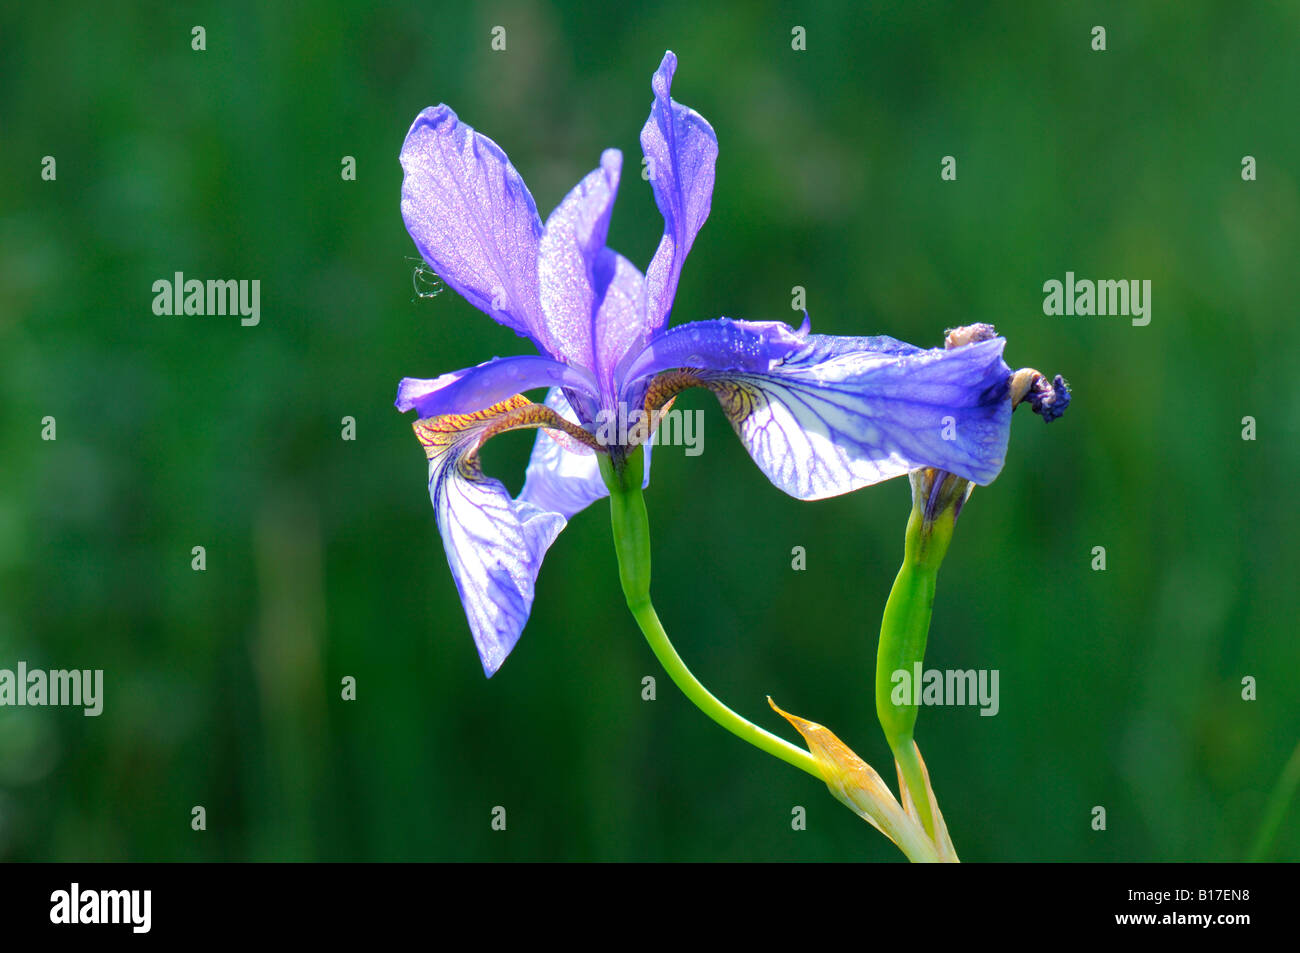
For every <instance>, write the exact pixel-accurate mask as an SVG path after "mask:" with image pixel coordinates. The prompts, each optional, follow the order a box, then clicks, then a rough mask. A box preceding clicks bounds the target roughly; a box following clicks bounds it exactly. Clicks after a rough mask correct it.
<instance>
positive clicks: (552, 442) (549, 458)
mask: <svg viewBox="0 0 1300 953" xmlns="http://www.w3.org/2000/svg"><path fill="white" fill-rule="evenodd" d="M546 406H547V407H550V408H552V409H553V410H554V411H555V412H556V413H558V414H560V416H562V417H563V418H564V419H565V420H568V421H570V422H572V423H575V424H576V423H577V420H578V418H577V415H575V414H574V412H573V409H572V408H571V407H570V406H569V402H568V401H567V400H565V399H564V392H563V391H562V390H561V389H560V388H558V387H557V388H555V389H554V390H552V391H551V392H550V393H549V394H547V395H546ZM650 451H651V445H650V444H646V445H645V482H644V484H643V488H644V487H645V486H649V485H650ZM608 495H609V489H608V488H607V487H606V486H605V481H604V480H603V479H602V478H601V475H600V464H599V463H598V462H597V458H596V451H595V450H592V449H591V448H590V447H587V446H584V445H583V444H582V443H580V442H579V441H577V440H575V439H573V438H572V437H570V436H567V435H566V434H564V433H562V432H560V431H556V430H549V429H547V430H538V431H537V442H536V443H534V444H533V455H532V457H530V458H529V460H528V474H527V476H526V478H525V479H524V488H523V491H522V492H521V493H520V494H519V499H520V500H525V501H527V502H529V503H534V504H536V505H537V506H539V507H541V508H542V509H545V510H553V511H555V512H557V513H561V514H563V515H564V516H565V517H566V518H568V519H571V518H572V517H573V514H575V513H578V512H580V511H582V510H584V509H586V508H587V507H588V506H590V505H591V504H592V503H594V502H596V501H597V500H601V499H604V498H605V497H606V496H608Z"/></svg>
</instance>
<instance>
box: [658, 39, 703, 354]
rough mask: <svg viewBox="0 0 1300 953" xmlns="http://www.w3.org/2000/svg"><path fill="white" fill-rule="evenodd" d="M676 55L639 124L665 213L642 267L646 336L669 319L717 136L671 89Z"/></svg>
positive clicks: (668, 57) (667, 61) (662, 71)
mask: <svg viewBox="0 0 1300 953" xmlns="http://www.w3.org/2000/svg"><path fill="white" fill-rule="evenodd" d="M676 70H677V57H676V56H674V55H673V53H672V52H671V51H669V52H667V53H665V54H664V58H663V62H662V63H660V64H659V69H658V71H656V72H655V75H654V79H653V80H652V81H651V84H650V85H651V88H652V89H653V90H654V94H655V101H654V104H653V105H652V106H651V107H650V118H649V119H647V120H646V124H645V128H644V129H642V130H641V149H642V151H643V152H644V153H645V157H646V158H647V159H648V160H649V165H648V167H647V168H648V170H649V174H650V185H651V188H653V189H654V194H655V203H656V204H657V205H658V206H659V211H660V212H661V213H662V214H663V217H664V234H663V238H661V239H660V241H659V248H658V249H657V250H656V251H655V255H654V258H653V259H651V261H650V267H649V268H648V269H646V287H647V290H648V307H649V321H648V324H647V336H649V335H653V334H654V333H656V332H658V331H659V330H660V329H662V328H663V327H664V326H665V325H667V323H668V317H669V313H670V312H671V311H672V307H673V297H674V296H675V295H676V294H677V280H678V278H679V277H680V276H681V273H682V263H683V262H684V261H685V260H686V255H687V253H688V252H690V250H691V244H692V242H694V241H695V236H696V234H697V233H698V232H699V230H700V227H701V226H702V225H703V224H704V220H705V219H707V218H708V217H709V210H710V208H711V207H712V204H713V179H714V170H715V166H716V163H717V159H718V137H717V135H716V134H715V133H714V132H713V127H712V126H710V125H709V123H708V122H707V120H705V118H704V117H703V116H701V115H700V114H699V113H697V112H695V111H694V110H693V109H689V108H687V107H686V106H683V105H682V104H681V103H678V102H674V101H673V99H672V98H671V96H670V95H669V93H670V91H671V89H672V83H673V73H674V72H675V71H676Z"/></svg>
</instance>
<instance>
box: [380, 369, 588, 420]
mask: <svg viewBox="0 0 1300 953" xmlns="http://www.w3.org/2000/svg"><path fill="white" fill-rule="evenodd" d="M555 386H567V387H574V388H578V389H580V390H585V391H592V392H594V390H595V382H594V381H593V380H592V379H591V377H590V376H589V375H588V374H586V373H585V372H584V371H581V370H579V369H577V368H572V367H569V366H567V365H565V364H561V363H559V362H558V361H552V360H551V359H550V358H546V357H537V356H534V355H527V356H523V357H496V358H493V359H492V360H490V361H484V362H483V363H482V364H478V365H476V366H474V367H470V368H466V369H465V370H462V371H453V372H452V373H450V374H443V375H442V376H441V377H436V378H434V379H432V380H422V379H420V378H417V377H404V378H402V381H401V383H400V384H398V385H397V400H396V401H395V403H396V406H397V409H398V410H400V411H403V412H405V411H408V410H411V409H412V408H414V409H415V410H416V411H418V412H419V415H420V416H421V417H438V416H441V415H442V414H466V413H472V412H474V411H476V410H482V409H483V408H484V407H489V406H491V405H492V404H495V403H498V402H499V401H502V400H505V399H506V398H507V397H511V396H513V395H515V394H518V393H519V392H520V391H525V390H532V389H533V388H536V387H555Z"/></svg>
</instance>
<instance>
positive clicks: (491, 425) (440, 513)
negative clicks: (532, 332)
mask: <svg viewBox="0 0 1300 953" xmlns="http://www.w3.org/2000/svg"><path fill="white" fill-rule="evenodd" d="M536 406H537V405H530V404H529V402H528V401H527V400H526V399H525V398H523V397H521V396H515V397H512V398H510V399H508V400H505V401H502V402H500V403H498V404H495V405H493V406H491V407H489V408H487V409H485V410H481V411H477V412H475V413H470V414H447V415H444V416H440V417H433V418H428V419H424V420H418V421H416V422H415V425H414V426H415V435H416V436H417V437H418V438H419V440H420V443H421V444H422V445H423V446H424V452H425V455H426V456H427V457H428V458H429V497H430V499H431V500H432V501H433V509H434V513H435V515H436V517H437V521H438V531H439V532H440V533H441V534H442V543H443V547H444V549H446V551H447V562H448V563H449V564H450V566H451V574H452V577H453V578H454V579H455V581H456V589H457V591H458V592H459V593H460V600H461V604H462V605H463V606H464V607H465V616H466V618H467V619H468V621H469V628H470V632H471V633H472V634H473V636H474V644H475V645H476V646H477V647H478V653H479V658H480V659H482V662H483V671H484V672H485V673H486V674H487V675H488V677H489V678H490V677H491V676H492V675H493V674H494V673H495V672H496V670H497V669H498V668H500V667H501V663H502V662H503V661H505V657H506V656H507V655H509V654H510V650H511V649H513V648H514V646H515V643H516V642H517V641H519V633H520V632H522V631H523V628H524V624H525V623H526V622H527V621H528V614H529V612H530V611H531V610H532V606H533V589H534V584H535V582H536V579H537V573H538V570H540V569H541V565H542V558H543V556H544V555H545V554H546V550H547V549H548V548H549V547H550V545H551V543H552V542H554V540H555V537H556V536H558V535H559V533H560V530H562V529H563V528H564V524H565V522H566V520H565V517H564V516H563V515H562V514H560V513H557V512H553V511H549V510H546V509H544V508H542V507H539V506H537V505H536V504H534V503H531V502H528V501H527V500H522V499H520V500H514V499H511V498H510V493H509V491H508V490H506V488H505V486H503V485H502V483H501V482H500V481H499V480H494V479H491V478H489V477H487V476H485V475H484V474H483V470H482V467H481V466H480V464H479V461H478V452H477V451H478V448H479V446H480V445H481V444H482V442H483V441H484V440H486V439H487V438H488V437H490V436H491V435H492V434H493V433H495V432H498V431H499V430H500V429H508V428H509V427H510V426H536V425H537V423H536V419H537V417H538V415H537V414H535V413H531V412H530V408H534V407H536ZM521 420H522V421H524V422H520V421H521Z"/></svg>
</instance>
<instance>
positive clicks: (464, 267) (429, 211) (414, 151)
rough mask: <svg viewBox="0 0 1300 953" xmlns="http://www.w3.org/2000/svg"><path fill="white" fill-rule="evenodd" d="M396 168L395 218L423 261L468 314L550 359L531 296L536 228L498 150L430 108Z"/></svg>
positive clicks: (532, 211)
mask: <svg viewBox="0 0 1300 953" xmlns="http://www.w3.org/2000/svg"><path fill="white" fill-rule="evenodd" d="M401 162H402V168H403V170H405V173H406V175H405V178H403V180H402V218H403V219H404V220H405V222H406V229H407V231H409V232H410V233H411V238H412V239H414V240H415V244H416V247H418V248H419V249H420V254H421V255H422V256H424V259H425V261H427V262H428V263H429V265H430V267H432V268H433V270H434V271H435V272H437V274H438V277H440V278H441V279H442V280H443V281H445V282H446V283H447V284H448V286H450V287H451V288H453V289H454V290H455V291H456V292H457V293H459V294H460V295H461V296H462V297H464V298H465V300H466V301H468V302H469V303H470V304H472V305H474V307H476V308H478V309H479V310H481V311H485V312H487V314H488V315H490V316H491V317H492V318H494V319H496V320H497V321H499V322H501V323H502V324H504V325H505V326H506V327H509V328H512V329H513V330H514V331H516V332H517V333H519V334H521V335H523V336H525V337H528V338H531V339H532V340H533V341H534V342H535V343H536V344H537V345H538V347H540V348H541V349H542V350H544V351H547V352H549V353H551V354H553V355H555V354H556V351H555V349H554V346H553V344H554V342H552V341H551V340H550V339H549V338H548V337H547V334H546V328H545V326H544V324H543V322H542V313H541V305H540V302H539V298H538V289H537V247H538V241H539V240H540V238H541V234H542V222H541V219H540V217H539V216H538V214H537V205H536V204H535V203H534V202H533V197H532V195H531V194H530V193H529V191H528V187H527V186H525V185H524V181H523V179H522V178H520V176H519V173H518V172H516V171H515V167H514V166H513V165H511V164H510V160H509V159H508V158H506V154H505V153H504V152H502V151H501V148H500V146H498V145H497V144H496V143H495V142H493V141H492V140H491V139H489V138H488V137H487V136H484V135H481V134H480V133H477V132H475V131H474V130H473V129H472V128H470V127H469V126H467V125H466V124H465V123H463V122H461V121H460V120H458V119H457V118H456V114H455V113H454V112H452V111H451V109H450V108H449V107H447V106H433V107H430V108H429V109H426V110H424V111H423V112H422V113H420V115H419V116H417V117H416V119H415V122H414V123H413V124H412V126H411V130H410V132H408V133H407V134H406V141H405V142H404V143H403V144H402V152H401ZM557 356H558V355H557Z"/></svg>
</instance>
